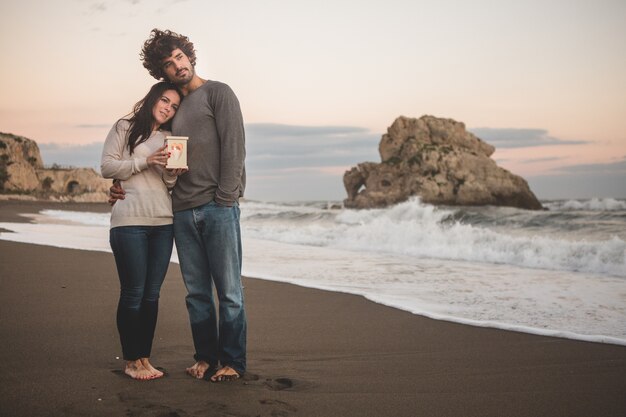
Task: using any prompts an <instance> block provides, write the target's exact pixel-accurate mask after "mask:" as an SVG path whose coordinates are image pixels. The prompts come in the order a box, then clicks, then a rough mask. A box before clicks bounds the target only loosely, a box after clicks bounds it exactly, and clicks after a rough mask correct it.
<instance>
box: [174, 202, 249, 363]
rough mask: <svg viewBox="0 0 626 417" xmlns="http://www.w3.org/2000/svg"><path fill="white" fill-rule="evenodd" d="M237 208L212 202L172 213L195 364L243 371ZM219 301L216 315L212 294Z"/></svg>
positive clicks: (244, 343)
mask: <svg viewBox="0 0 626 417" xmlns="http://www.w3.org/2000/svg"><path fill="white" fill-rule="evenodd" d="M239 216H240V211H239V205H237V204H235V205H234V206H233V207H225V206H220V205H218V204H217V203H215V202H214V201H212V202H210V203H207V204H205V205H203V206H200V207H195V208H192V209H188V210H182V211H177V212H175V213H174V236H175V241H176V249H177V252H178V259H179V260H180V269H181V271H182V274H183V280H184V281H185V286H186V287H187V297H186V302H187V310H188V312H189V320H190V322H191V333H192V336H193V343H194V347H195V350H196V353H195V356H194V358H195V359H196V360H197V361H200V360H202V361H205V362H207V363H208V364H209V365H210V366H212V367H217V366H218V365H222V366H230V367H231V368H233V369H235V370H236V371H237V372H239V373H240V374H243V373H244V372H245V370H246V327H247V325H246V313H245V309H244V297H243V289H242V285H241V256H242V254H241V232H240V226H239ZM214 287H215V290H216V292H217V297H218V300H219V320H218V317H217V315H216V310H215V301H214V296H213V288H214Z"/></svg>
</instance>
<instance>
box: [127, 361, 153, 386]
mask: <svg viewBox="0 0 626 417" xmlns="http://www.w3.org/2000/svg"><path fill="white" fill-rule="evenodd" d="M124 373H125V374H126V375H128V376H129V377H131V378H132V379H138V380H140V381H147V380H149V379H152V373H151V372H150V371H149V370H148V369H146V367H145V366H143V364H142V363H141V360H139V359H137V360H136V361H126V368H125V369H124Z"/></svg>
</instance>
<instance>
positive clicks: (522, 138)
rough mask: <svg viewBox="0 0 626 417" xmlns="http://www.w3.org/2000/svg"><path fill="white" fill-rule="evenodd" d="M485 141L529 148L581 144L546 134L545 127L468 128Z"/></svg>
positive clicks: (502, 146) (509, 146) (497, 147)
mask: <svg viewBox="0 0 626 417" xmlns="http://www.w3.org/2000/svg"><path fill="white" fill-rule="evenodd" d="M468 130H469V131H470V132H472V133H473V134H474V135H476V136H478V137H479V138H481V139H482V140H484V141H485V142H487V143H489V144H490V145H493V146H495V147H496V149H499V148H529V147H535V146H554V145H581V144H585V143H589V142H586V141H579V140H562V139H558V138H555V137H552V136H550V135H548V131H547V130H545V129H515V128H502V129H498V128H490V127H478V128H473V129H468Z"/></svg>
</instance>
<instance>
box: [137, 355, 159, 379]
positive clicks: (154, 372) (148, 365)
mask: <svg viewBox="0 0 626 417" xmlns="http://www.w3.org/2000/svg"><path fill="white" fill-rule="evenodd" d="M139 360H140V361H141V364H142V365H143V367H144V368H146V369H147V370H148V371H150V373H151V374H152V379H156V378H161V377H162V376H163V372H161V371H159V370H158V369H156V368H155V367H154V366H152V364H151V363H150V360H149V359H148V358H141V359H139Z"/></svg>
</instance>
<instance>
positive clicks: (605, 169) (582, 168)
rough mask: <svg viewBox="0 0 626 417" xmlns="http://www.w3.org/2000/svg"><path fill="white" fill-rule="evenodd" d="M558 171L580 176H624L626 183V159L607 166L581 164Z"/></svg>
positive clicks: (561, 168)
mask: <svg viewBox="0 0 626 417" xmlns="http://www.w3.org/2000/svg"><path fill="white" fill-rule="evenodd" d="M557 170H558V171H564V172H569V173H579V174H623V175H625V177H624V183H626V157H624V158H623V159H622V160H621V161H618V162H610V163H606V164H581V165H569V166H564V167H560V168H557Z"/></svg>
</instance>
